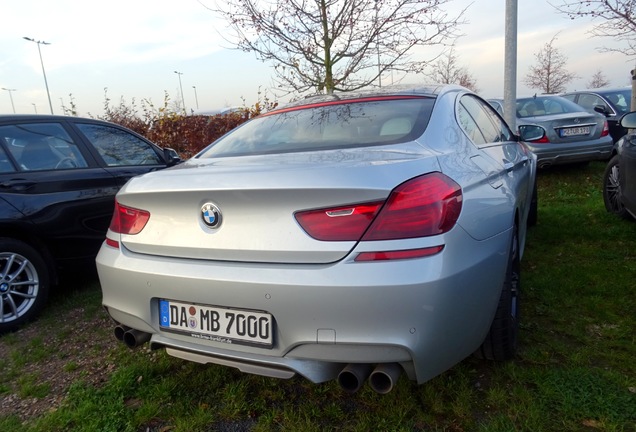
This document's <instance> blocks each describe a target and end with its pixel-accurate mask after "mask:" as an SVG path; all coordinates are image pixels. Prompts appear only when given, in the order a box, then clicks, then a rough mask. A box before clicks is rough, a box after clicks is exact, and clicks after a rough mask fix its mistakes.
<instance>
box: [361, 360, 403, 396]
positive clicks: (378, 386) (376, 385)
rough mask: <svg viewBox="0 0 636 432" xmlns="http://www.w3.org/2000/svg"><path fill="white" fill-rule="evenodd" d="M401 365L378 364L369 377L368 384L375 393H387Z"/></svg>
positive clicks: (400, 370) (396, 377) (398, 376)
mask: <svg viewBox="0 0 636 432" xmlns="http://www.w3.org/2000/svg"><path fill="white" fill-rule="evenodd" d="M401 373H402V367H401V366H400V365H399V364H397V363H386V364H380V365H378V367H376V368H375V369H374V370H373V372H371V376H370V377H369V385H370V386H371V388H372V389H373V391H375V392H376V393H380V394H387V393H389V392H390V391H391V390H393V387H394V386H395V384H396V383H397V380H398V378H400V374H401Z"/></svg>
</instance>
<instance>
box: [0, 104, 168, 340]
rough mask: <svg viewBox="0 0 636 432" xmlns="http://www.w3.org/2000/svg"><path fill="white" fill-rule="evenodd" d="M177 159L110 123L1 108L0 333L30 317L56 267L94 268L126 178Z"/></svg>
mask: <svg viewBox="0 0 636 432" xmlns="http://www.w3.org/2000/svg"><path fill="white" fill-rule="evenodd" d="M179 161H180V159H179V157H178V156H177V154H176V153H175V152H174V151H173V150H170V149H165V150H164V149H161V148H159V147H158V146H156V145H155V144H153V143H151V142H150V141H148V140H147V139H145V138H144V137H142V136H141V135H139V134H136V133H135V132H133V131H131V130H129V129H126V128H124V127H121V126H119V125H115V124H112V123H108V122H104V121H99V120H94V119H86V118H79V117H64V116H48V115H11V116H8V115H0V333H3V332H7V331H11V330H14V329H16V328H17V327H19V326H20V325H21V324H23V323H24V322H26V321H28V320H30V319H32V318H34V317H35V316H36V315H37V314H38V313H39V312H40V311H41V309H42V307H43V306H44V304H45V302H46V299H47V296H48V294H49V290H50V288H51V287H52V286H55V285H56V283H57V281H58V277H59V275H60V274H61V272H62V271H64V270H65V269H68V270H77V269H84V268H87V266H90V267H92V268H94V265H95V264H94V260H95V256H96V255H97V252H98V250H99V247H100V245H101V243H102V241H103V240H104V237H105V235H106V230H107V229H108V226H109V223H110V219H111V217H112V214H113V209H114V198H115V194H116V193H117V191H118V190H119V189H120V188H121V187H122V186H123V185H124V184H125V183H126V182H127V181H128V179H130V178H131V177H133V176H136V175H138V174H142V173H145V172H148V171H152V170H158V169H161V168H165V167H167V166H170V165H174V164H176V163H178V162H179Z"/></svg>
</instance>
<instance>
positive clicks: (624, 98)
mask: <svg viewBox="0 0 636 432" xmlns="http://www.w3.org/2000/svg"><path fill="white" fill-rule="evenodd" d="M601 95H603V96H604V97H605V99H607V100H609V101H610V102H611V103H612V105H613V106H614V108H616V110H617V111H618V114H627V113H628V112H629V108H630V104H631V99H632V92H631V90H629V89H624V90H616V91H608V92H603V93H601Z"/></svg>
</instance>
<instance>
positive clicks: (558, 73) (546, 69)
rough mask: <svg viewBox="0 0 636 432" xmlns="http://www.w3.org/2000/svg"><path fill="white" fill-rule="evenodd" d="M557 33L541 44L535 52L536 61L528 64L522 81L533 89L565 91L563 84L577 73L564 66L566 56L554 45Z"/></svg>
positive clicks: (554, 91) (551, 91) (549, 91)
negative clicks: (531, 64) (528, 67)
mask: <svg viewBox="0 0 636 432" xmlns="http://www.w3.org/2000/svg"><path fill="white" fill-rule="evenodd" d="M556 38H557V35H554V36H553V37H552V39H550V42H548V43H546V44H545V45H543V48H541V50H539V52H537V53H535V55H534V56H535V58H536V60H537V63H536V64H535V65H534V66H530V71H529V72H528V74H527V75H526V76H525V78H524V83H525V84H526V85H527V86H528V87H530V88H534V89H540V90H541V91H542V92H543V93H558V92H562V91H565V86H566V84H568V83H569V82H570V81H572V80H573V79H574V78H577V75H576V74H574V73H571V72H568V70H567V69H566V68H565V65H566V64H567V57H566V56H565V55H563V53H561V51H560V50H559V49H558V48H557V47H555V46H554V42H555V41H556Z"/></svg>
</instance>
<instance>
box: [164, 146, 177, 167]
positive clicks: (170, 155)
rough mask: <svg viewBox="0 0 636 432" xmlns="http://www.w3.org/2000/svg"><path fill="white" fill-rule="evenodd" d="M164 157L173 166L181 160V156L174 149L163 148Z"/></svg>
mask: <svg viewBox="0 0 636 432" xmlns="http://www.w3.org/2000/svg"><path fill="white" fill-rule="evenodd" d="M163 158H164V159H165V160H166V164H167V165H168V166H169V167H171V166H174V165H176V164H178V163H179V162H181V157H180V156H179V153H177V152H176V151H175V150H174V149H171V148H165V149H163Z"/></svg>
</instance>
